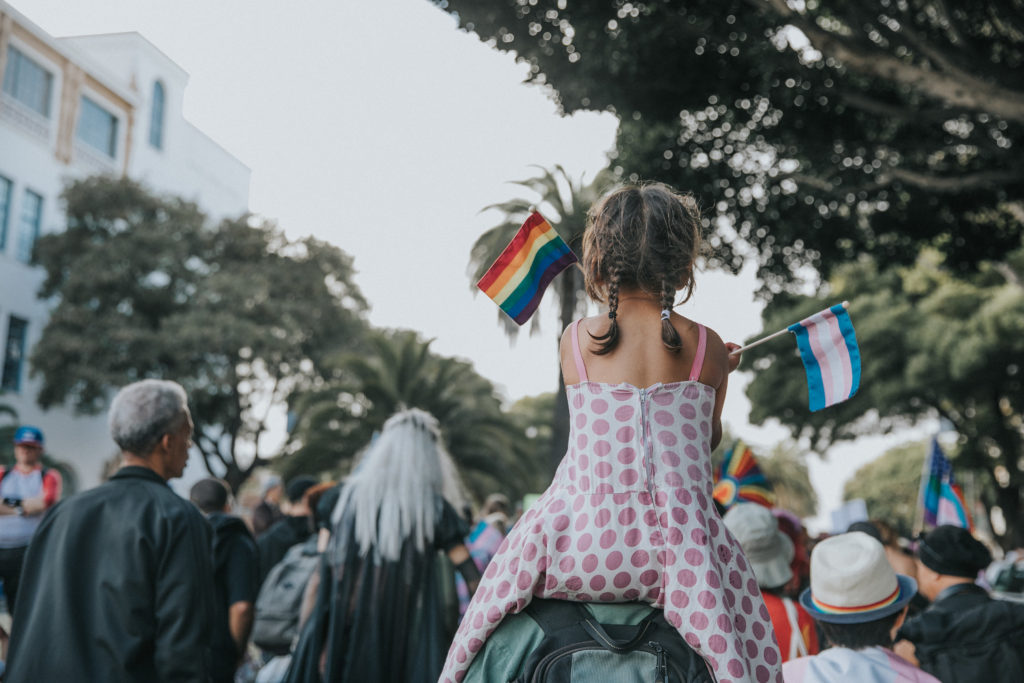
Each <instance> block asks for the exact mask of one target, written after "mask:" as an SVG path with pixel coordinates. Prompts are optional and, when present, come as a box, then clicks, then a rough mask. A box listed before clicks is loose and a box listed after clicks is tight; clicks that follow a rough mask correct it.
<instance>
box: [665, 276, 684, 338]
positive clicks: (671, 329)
mask: <svg viewBox="0 0 1024 683" xmlns="http://www.w3.org/2000/svg"><path fill="white" fill-rule="evenodd" d="M674 298H675V290H673V289H672V287H671V286H669V284H668V281H667V280H662V281H661V310H663V311H669V312H671V311H672V300H673V299H674ZM661 341H662V342H664V344H665V347H666V348H667V349H668V350H669V351H672V352H673V353H679V352H680V351H681V350H682V348H683V340H682V339H681V338H680V337H679V331H678V330H676V328H675V326H673V325H672V321H671V320H670V319H669V318H668V317H664V318H662V320H661Z"/></svg>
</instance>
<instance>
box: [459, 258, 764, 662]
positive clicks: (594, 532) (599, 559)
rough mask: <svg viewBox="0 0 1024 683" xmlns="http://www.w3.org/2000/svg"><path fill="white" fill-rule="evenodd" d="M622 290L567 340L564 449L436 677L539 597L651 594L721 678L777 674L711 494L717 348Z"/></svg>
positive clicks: (643, 295)
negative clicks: (567, 428) (506, 618)
mask: <svg viewBox="0 0 1024 683" xmlns="http://www.w3.org/2000/svg"><path fill="white" fill-rule="evenodd" d="M584 260H585V261H586V260H587V259H586V256H585V259H584ZM675 281H676V280H673V282H675ZM631 284H633V283H632V282H629V283H628V284H626V285H622V283H617V284H616V287H615V296H614V300H613V301H612V306H611V309H610V312H609V314H608V315H607V316H604V317H595V318H587V319H585V320H583V321H578V322H577V323H574V324H573V325H571V326H570V327H569V329H567V330H566V332H565V334H564V335H563V338H562V345H561V358H562V366H563V375H564V378H565V381H566V392H567V396H568V400H569V411H570V434H569V443H568V448H567V451H566V455H565V458H564V459H563V460H562V463H561V464H560V465H559V468H558V471H557V472H556V474H555V478H554V481H553V482H552V484H551V486H550V487H549V488H548V490H547V491H546V492H545V493H544V494H543V495H542V496H541V498H540V499H539V500H538V501H537V502H536V503H535V504H534V505H533V507H531V509H530V510H529V511H528V512H527V513H526V514H525V515H524V516H523V518H522V519H521V520H520V521H519V523H518V524H517V525H516V526H515V528H514V529H513V530H512V531H511V532H510V534H509V535H508V537H507V538H506V540H505V543H504V544H503V546H502V548H501V549H499V551H498V554H497V555H496V556H495V557H494V559H493V560H492V562H491V564H490V565H489V566H488V568H487V570H486V572H485V576H484V579H483V581H482V582H481V584H480V588H479V589H478V591H477V593H476V595H475V596H474V598H473V602H472V604H471V605H470V607H469V610H468V612H467V613H466V616H465V618H464V619H463V621H462V624H461V626H460V628H459V632H458V634H457V635H456V638H455V641H454V643H453V644H452V648H451V650H450V651H449V654H448V661H447V662H446V664H445V670H444V673H443V674H442V680H455V681H458V680H461V676H462V675H464V672H465V670H466V669H467V668H468V666H469V664H470V662H471V661H472V659H473V657H474V656H475V655H476V653H477V652H479V650H480V648H481V647H482V646H483V643H484V641H485V640H486V638H487V637H488V635H490V633H491V632H492V631H493V630H494V629H495V628H496V627H497V626H498V624H499V623H500V622H501V620H502V619H503V618H504V616H506V615H507V614H510V613H515V612H519V611H521V610H522V609H523V608H524V607H525V606H526V605H527V604H528V603H529V602H530V601H531V600H532V598H533V597H535V596H537V597H544V598H554V599H567V600H576V601H584V602H585V601H601V602H627V601H641V602H647V603H650V604H652V605H655V606H657V607H660V608H663V609H664V610H665V618H666V620H667V621H668V622H669V623H670V624H672V625H673V626H675V627H676V628H677V629H678V630H679V631H680V633H681V634H682V635H683V637H684V638H685V639H686V641H687V643H689V644H690V645H691V646H692V647H693V648H694V649H696V650H697V651H698V652H699V653H700V654H701V655H702V656H703V657H704V659H705V660H706V661H707V662H708V665H709V667H710V668H711V670H712V671H713V672H714V674H715V676H716V678H717V679H718V680H719V681H762V682H763V681H769V680H775V681H781V671H780V668H779V660H780V658H779V653H778V648H777V645H776V643H775V637H774V634H773V632H772V630H771V621H770V617H769V615H768V612H767V610H766V608H765V607H764V604H763V601H762V600H761V596H760V592H759V590H758V587H757V582H756V580H755V579H754V576H753V573H752V572H751V570H750V568H749V565H748V563H747V562H746V559H745V558H744V557H743V554H742V551H741V549H740V547H739V545H738V544H737V543H736V541H735V540H734V539H733V538H732V536H731V535H730V534H729V533H728V531H727V530H726V528H725V525H724V524H723V523H722V521H721V519H720V518H719V516H718V513H717V511H716V510H715V507H714V502H713V499H712V496H711V490H712V476H711V465H710V453H711V448H712V445H713V444H714V443H717V440H718V439H719V438H720V436H721V427H720V418H719V416H720V414H721V404H722V399H723V398H724V395H725V386H726V377H727V375H728V370H729V367H728V365H729V361H728V356H727V353H726V350H725V346H724V345H723V344H722V341H721V339H719V338H718V335H716V334H715V333H714V332H712V331H710V330H707V328H705V327H703V326H701V325H698V324H695V323H693V322H691V321H689V320H687V319H685V318H683V317H681V316H677V315H674V314H670V313H669V312H668V311H667V310H665V311H663V310H662V309H667V308H668V307H667V306H666V305H665V302H664V299H665V297H664V296H657V295H655V296H654V297H652V296H651V295H650V293H649V291H648V290H642V289H640V288H639V287H631V286H629V285H631ZM674 291H675V290H674V289H673V292H674ZM666 323H667V326H666ZM612 328H615V329H614V332H613V333H612V334H611V335H609V334H608V333H609V330H611V329H612ZM659 328H660V329H661V330H662V335H661V337H659V335H658V334H657V330H658V329H659ZM669 328H671V329H669ZM672 332H675V335H673V334H671V333H672ZM609 338H612V339H613V341H612V342H611V343H609V341H608V340H609ZM670 342H671V344H673V345H674V347H675V348H672V347H670V348H669V349H666V346H667V345H669V344H670Z"/></svg>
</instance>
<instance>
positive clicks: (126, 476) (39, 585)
mask: <svg viewBox="0 0 1024 683" xmlns="http://www.w3.org/2000/svg"><path fill="white" fill-rule="evenodd" d="M109 421H110V432H111V436H113V438H114V442H115V443H117V445H118V447H119V448H120V449H121V454H122V467H121V469H119V470H118V471H117V473H116V474H115V475H114V476H113V477H111V479H110V481H108V482H106V483H105V484H103V485H101V486H99V487H97V488H94V489H91V490H89V491H85V492H83V493H80V494H78V495H75V496H71V497H70V498H67V499H65V500H63V501H61V502H60V503H58V504H57V505H55V506H54V507H53V508H52V509H51V511H50V512H49V514H48V515H47V516H46V517H45V518H44V519H43V521H42V523H41V524H40V525H39V529H38V530H37V531H36V535H35V537H34V538H33V541H32V545H31V546H30V548H29V551H28V555H27V556H26V558H25V566H24V571H23V575H22V586H21V595H20V596H19V599H18V603H17V608H16V610H15V613H14V627H13V630H12V631H13V632H12V634H11V636H12V637H11V644H10V652H9V656H8V660H7V674H6V676H5V678H4V681H5V683H29V682H30V681H125V682H129V681H138V682H139V683H142V682H144V681H145V682H149V681H206V680H207V679H208V677H209V653H208V647H209V643H210V634H211V624H212V612H211V605H212V604H213V593H212V574H213V570H212V567H211V557H210V550H211V537H210V529H209V526H208V525H207V523H206V521H205V520H204V519H203V516H202V515H201V514H200V513H199V511H198V510H196V509H195V507H194V506H193V505H192V504H191V503H189V502H188V501H187V500H184V499H182V498H179V497H178V496H177V495H176V494H175V493H174V492H173V491H171V489H170V487H168V486H167V480H168V479H173V478H175V477H180V476H181V473H182V471H183V470H184V469H185V463H186V462H187V460H188V449H189V447H190V446H191V445H192V417H191V415H190V414H189V410H188V400H187V397H186V395H185V390H184V389H182V387H181V386H180V385H178V384H176V383H174V382H168V381H162V380H143V381H141V382H136V383H134V384H130V385H128V386H126V387H124V388H123V389H121V391H120V392H118V394H117V396H116V397H115V398H114V401H113V403H112V404H111V406H110V415H109Z"/></svg>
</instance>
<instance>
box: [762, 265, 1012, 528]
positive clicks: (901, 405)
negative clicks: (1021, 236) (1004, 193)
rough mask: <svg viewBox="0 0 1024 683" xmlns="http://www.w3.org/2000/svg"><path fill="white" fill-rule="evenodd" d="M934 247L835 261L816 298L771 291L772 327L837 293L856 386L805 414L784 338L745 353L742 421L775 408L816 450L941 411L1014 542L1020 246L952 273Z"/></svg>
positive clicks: (792, 353) (797, 366)
mask: <svg viewBox="0 0 1024 683" xmlns="http://www.w3.org/2000/svg"><path fill="white" fill-rule="evenodd" d="M941 262H942V258H941V256H940V255H938V254H937V253H936V252H932V251H926V252H924V253H923V254H922V255H921V256H920V257H919V259H918V261H917V262H916V263H915V264H914V265H913V266H908V267H892V268H889V269H885V270H880V269H879V268H878V267H877V265H876V264H875V263H874V262H872V261H868V260H866V261H863V262H859V263H855V264H850V265H848V266H846V267H844V268H840V269H838V270H837V271H836V272H835V274H834V276H833V278H832V279H831V280H830V282H829V283H828V284H829V286H828V288H827V289H824V290H823V291H822V292H821V293H820V296H814V297H807V296H796V295H780V296H777V297H775V298H774V299H773V300H772V302H771V303H770V304H769V305H768V306H767V307H766V308H765V310H764V313H763V322H764V329H765V331H774V330H777V329H781V328H783V327H785V326H787V325H789V324H790V323H793V322H795V321H797V320H800V319H802V318H804V317H805V316H807V315H810V314H812V313H814V312H816V311H817V310H819V309H821V308H822V307H823V306H824V305H825V303H826V302H828V303H832V302H836V301H840V300H842V299H847V300H849V302H850V313H851V318H852V320H853V322H854V326H855V329H856V335H857V341H858V344H859V346H860V352H861V356H862V359H863V364H862V368H863V369H862V375H861V382H860V390H859V391H858V392H857V395H856V396H854V397H853V398H852V399H850V400H849V401H846V402H844V403H840V404H839V405H836V406H833V407H830V408H827V409H825V410H821V411H819V412H816V413H810V412H809V411H808V408H807V384H806V379H805V375H804V372H803V369H802V366H801V363H800V359H799V357H798V354H797V351H796V344H795V343H794V342H793V341H792V340H787V339H781V340H776V341H773V342H770V343H767V344H764V345H762V346H759V347H756V348H754V349H751V350H750V351H748V352H747V353H746V354H745V355H747V356H748V358H747V361H748V362H749V363H750V365H749V366H748V367H751V368H753V371H754V378H753V380H752V381H751V383H750V384H749V385H748V388H747V395H748V396H749V397H750V401H751V404H752V410H751V416H750V418H751V421H752V422H755V423H761V422H764V421H765V420H767V419H769V418H776V419H778V420H780V421H781V422H782V423H783V424H785V425H787V426H789V427H790V429H791V430H792V432H793V434H794V436H799V437H806V438H808V439H809V440H810V443H811V444H812V446H813V447H814V448H815V450H817V451H818V452H819V453H825V452H827V449H828V448H829V446H830V445H831V444H832V443H834V442H836V441H838V440H844V439H853V438H856V437H858V436H861V435H863V434H875V433H884V432H889V431H892V430H895V429H898V428H902V427H906V426H908V425H911V424H914V423H917V422H919V421H921V420H925V419H932V420H934V419H936V418H943V419H945V420H947V421H948V422H949V424H951V425H952V426H953V428H954V429H955V430H956V432H957V433H958V435H959V444H958V451H959V453H958V456H957V469H958V470H960V469H966V470H974V471H977V472H978V473H979V475H980V476H981V480H982V483H983V484H984V485H983V486H982V487H980V488H981V490H982V491H983V492H985V493H983V495H984V500H983V502H984V503H985V504H986V505H987V507H989V508H993V507H999V508H1000V509H1001V511H1002V516H1003V517H1004V518H1005V519H1006V520H1007V525H1008V531H1007V534H1006V535H1005V536H1004V538H1003V539H1002V541H1003V542H1004V543H1005V544H1007V545H1008V546H1009V545H1019V544H1020V543H1021V542H1024V536H1022V535H1024V525H1022V524H1021V520H1022V514H1024V501H1022V497H1021V496H1022V492H1024V471H1022V470H1021V467H1020V461H1021V458H1022V457H1024V383H1022V370H1024V367H1022V359H1024V287H1022V286H1021V284H1020V273H1021V272H1024V248H1019V249H1017V250H1016V251H1014V252H1011V253H1009V254H1006V255H1004V256H1003V257H1002V260H1000V261H998V262H995V263H990V262H982V263H981V264H980V267H979V272H978V273H977V274H975V275H974V276H972V277H969V278H968V277H963V276H958V277H954V276H953V274H952V273H951V272H950V271H949V269H948V268H946V267H945V266H943V265H942V264H941Z"/></svg>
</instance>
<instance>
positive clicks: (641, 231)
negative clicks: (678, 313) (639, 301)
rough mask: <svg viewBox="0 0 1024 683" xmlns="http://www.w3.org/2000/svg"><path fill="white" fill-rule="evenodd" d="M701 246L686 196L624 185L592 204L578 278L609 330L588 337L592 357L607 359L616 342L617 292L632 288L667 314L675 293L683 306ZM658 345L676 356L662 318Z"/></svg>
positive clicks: (695, 213)
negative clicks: (594, 345)
mask: <svg viewBox="0 0 1024 683" xmlns="http://www.w3.org/2000/svg"><path fill="white" fill-rule="evenodd" d="M700 246H701V224H700V212H699V210H698V209H697V203H696V202H695V201H694V199H693V197H692V196H690V195H683V194H679V193H678V192H675V191H674V190H672V188H670V187H668V186H667V185H664V184H662V183H647V184H644V185H639V186H638V185H626V186H624V187H621V188H619V189H617V190H614V191H612V192H611V193H609V194H608V195H606V196H605V197H604V198H603V199H601V200H600V201H598V202H597V203H596V204H595V205H594V206H593V207H592V208H591V210H590V214H589V215H588V217H587V229H586V231H585V232H584V234H583V274H584V284H585V286H586V289H587V294H588V295H590V296H591V297H592V298H593V299H595V300H598V301H607V303H608V317H609V318H610V319H611V324H610V325H609V327H608V331H607V332H606V333H604V334H602V335H600V336H594V337H593V338H594V340H595V341H596V342H598V350H597V351H596V352H595V353H597V354H599V355H600V354H606V353H610V352H611V351H613V350H614V349H615V347H616V346H617V345H618V342H619V323H618V321H617V320H616V317H617V315H618V308H619V289H620V288H621V287H638V288H639V289H641V290H643V291H645V292H649V293H650V294H652V295H655V296H657V297H658V298H659V300H660V301H661V307H662V309H668V310H671V308H672V306H673V298H674V296H675V292H676V291H677V290H680V289H681V290H683V291H684V297H683V299H682V301H683V302H685V301H687V300H689V298H690V296H691V295H692V294H693V288H694V286H695V282H694V278H693V268H694V261H695V260H696V258H697V254H698V252H699V250H700ZM661 339H662V341H663V342H664V343H665V346H666V347H667V348H668V349H669V350H671V351H673V352H676V353H678V352H679V350H680V349H682V347H683V343H682V339H681V338H680V337H679V332H678V331H676V329H675V327H673V326H672V322H671V321H670V320H668V319H667V317H664V316H663V319H662V321H661Z"/></svg>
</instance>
